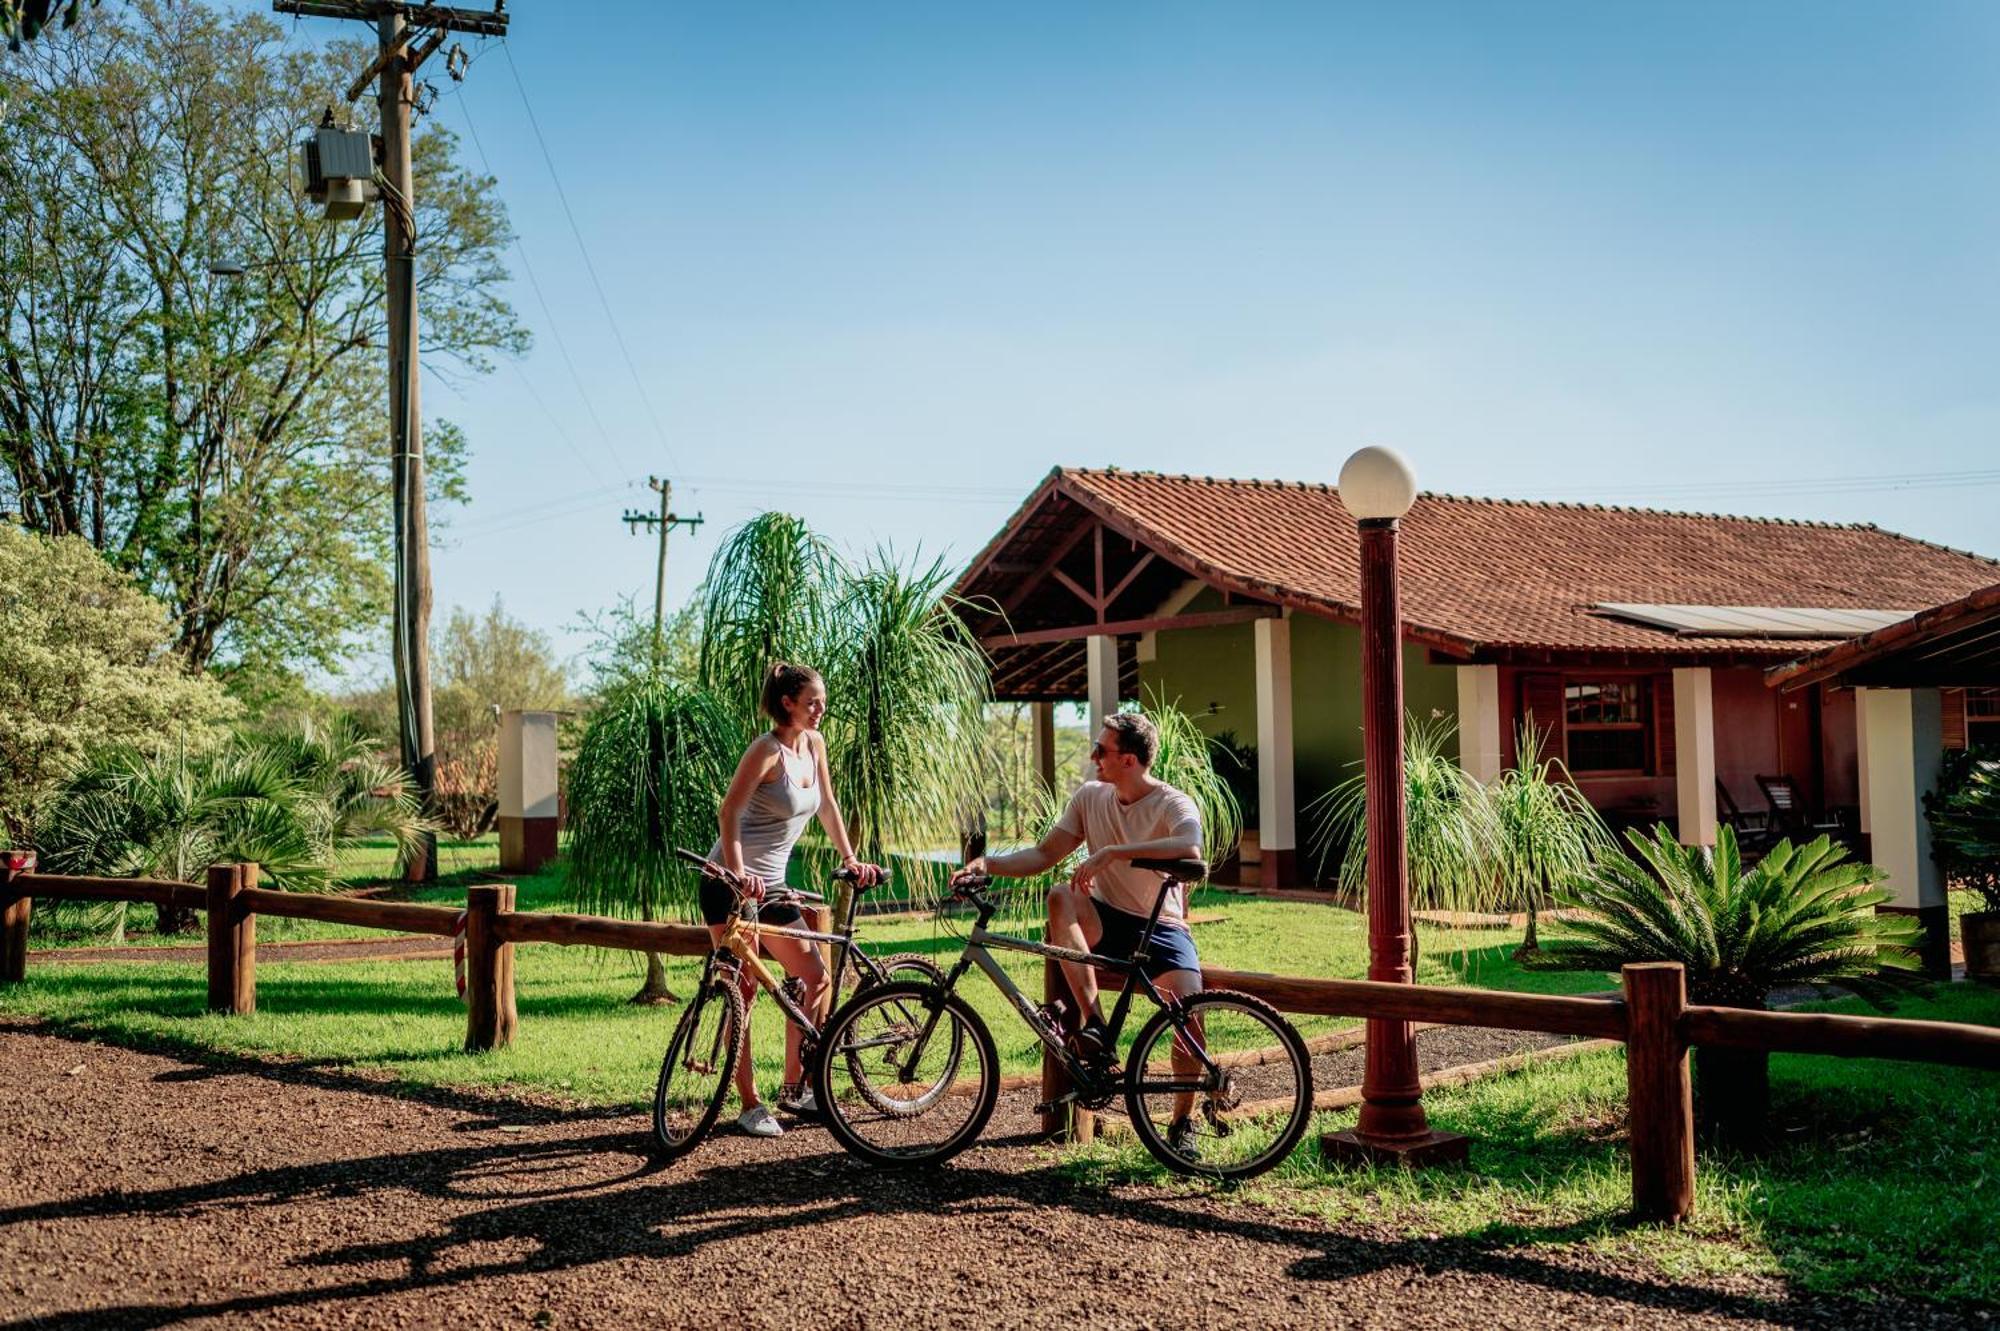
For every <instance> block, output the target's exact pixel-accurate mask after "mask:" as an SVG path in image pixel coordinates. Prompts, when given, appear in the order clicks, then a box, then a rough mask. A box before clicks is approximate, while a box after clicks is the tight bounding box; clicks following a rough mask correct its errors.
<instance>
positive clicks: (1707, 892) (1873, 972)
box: [1532, 823, 1922, 1138]
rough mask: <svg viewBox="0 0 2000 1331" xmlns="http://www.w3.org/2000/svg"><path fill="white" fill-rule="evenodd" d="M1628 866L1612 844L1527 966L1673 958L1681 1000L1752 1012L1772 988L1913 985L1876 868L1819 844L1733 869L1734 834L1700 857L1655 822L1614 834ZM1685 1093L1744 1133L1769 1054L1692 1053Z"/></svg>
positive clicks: (1736, 1133) (1905, 928)
mask: <svg viewBox="0 0 2000 1331" xmlns="http://www.w3.org/2000/svg"><path fill="white" fill-rule="evenodd" d="M1626 837H1627V840H1628V841H1630V843H1631V845H1632V848H1633V850H1634V851H1635V852H1637V854H1638V856H1639V858H1638V859H1634V858H1632V857H1631V856H1628V855H1625V854H1623V853H1621V852H1619V851H1617V850H1615V849H1613V850H1609V851H1607V852H1606V853H1604V854H1603V855H1601V856H1599V857H1598V859H1597V861H1596V864H1595V865H1594V866H1593V868H1592V869H1591V870H1590V871H1589V873H1587V874H1586V875H1585V876H1584V877H1582V878H1580V879H1577V880H1575V881H1574V882H1572V883H1570V884H1568V885H1566V886H1565V887H1563V888H1561V889H1559V890H1558V891H1557V893H1556V900H1557V901H1558V902H1560V903H1561V904H1562V905H1564V906H1568V907H1571V908H1573V909H1575V910H1577V911H1579V912H1581V914H1580V915H1579V916H1578V917H1577V918H1576V919H1574V920H1572V921H1571V923H1570V926H1569V933H1568V934H1567V935H1565V936H1559V937H1556V938H1552V939H1550V940H1549V942H1548V943H1546V944H1545V945H1544V946H1543V947H1542V950H1541V952H1540V954H1539V955H1538V956H1536V957H1534V958H1533V959H1532V964H1534V965H1536V966H1538V967H1541V968H1543V969H1549V970H1584V971H1615V970H1617V969H1619V968H1620V967H1621V966H1624V965H1626V964H1627V963H1630V962H1637V961H1675V962H1679V963H1680V964H1681V965H1682V966H1683V967H1684V968H1685V969H1686V971H1687V987H1688V998H1689V999H1690V1000H1691V1001H1692V1002H1695V1003H1706V1004H1715V1005H1718V1006H1722V1007H1740V1008H1762V1007H1764V1005H1765V1003H1766V1001H1767V999H1768V998H1769V996H1770V993H1771V990H1772V989H1774V988H1776V987H1777V986H1779V985H1782V984H1817V983H1825V982H1827V981H1838V982H1840V983H1841V984H1842V985H1843V986H1845V987H1846V988H1848V989H1851V990H1853V991H1854V992H1855V993H1857V994H1859V995H1860V996H1861V997H1862V998H1864V999H1866V1000H1867V1001H1869V1002H1870V1003H1873V1004H1875V1005H1877V1006H1878V1007H1879V1006H1881V1005H1882V1004H1883V1002H1884V1001H1885V999H1886V998H1887V996H1888V995H1889V994H1891V993H1893V992H1895V991H1896V990H1899V989H1902V988H1906V987H1908V986H1910V985H1913V984H1917V983H1921V982H1922V974H1921V966H1922V963H1921V960H1920V958H1919V956H1918V954H1917V951H1916V945H1917V943H1918V941H1919V939H1920V938H1921V934H1922V931H1921V929H1920V928H1919V926H1918V925H1917V923H1916V921H1914V920H1911V919H1907V918H1904V917H1901V916H1891V915H1880V914H1877V913H1876V910H1875V908H1876V907H1877V906H1879V905H1881V904H1883V903H1885V902H1887V901H1888V900H1889V894H1888V893H1886V892H1883V891H1880V890H1878V889H1876V888H1874V887H1872V886H1870V884H1872V883H1874V882H1877V881H1880V879H1881V878H1882V873H1881V871H1880V870H1878V869H1876V868H1875V867H1874V866H1872V865H1868V864H1859V863H1854V862H1852V861H1849V860H1848V859H1847V851H1846V848H1845V847H1843V846H1839V845H1837V844H1835V843H1834V842H1833V841H1831V840H1830V839H1828V838H1827V837H1820V838H1819V839H1818V840H1816V841H1812V842H1809V843H1808V844H1806V845H1804V846H1799V847H1796V848H1795V847H1793V845H1792V843H1791V842H1790V841H1789V840H1787V841H1780V842H1779V843H1778V844H1777V845H1776V846H1774V847H1772V848H1771V850H1770V852H1769V853H1767V854H1766V855H1765V856H1764V858H1763V859H1761V860H1759V861H1758V862H1757V863H1756V865H1755V866H1753V867H1751V868H1749V869H1747V870H1746V869H1745V868H1744V867H1743V860H1742V856H1741V854H1740V853H1739V851H1738V848H1737V844H1736V832H1735V830H1734V829H1733V828H1731V827H1729V826H1728V825H1727V824H1724V825H1722V826H1720V827H1718V828H1717V829H1716V843H1715V848H1714V850H1713V851H1712V852H1711V851H1709V850H1708V849H1706V848H1703V847H1697V846H1683V845H1681V844H1680V843H1678V842H1677V841H1675V840H1674V834H1673V833H1672V831H1670V830H1669V829H1668V828H1667V826H1666V825H1665V824H1664V823H1662V824H1660V825H1659V826H1658V827H1656V828H1655V829H1654V832H1653V836H1652V839H1651V840H1648V839H1647V838H1646V837H1645V836H1644V835H1642V834H1641V833H1640V832H1638V831H1637V830H1634V831H1631V832H1628V833H1627V834H1626ZM1695 1087H1696V1091H1697V1093H1698V1095H1699V1096H1700V1099H1701V1107H1702V1116H1703V1119H1704V1121H1705V1122H1706V1123H1707V1124H1708V1125H1709V1126H1710V1127H1712V1128H1715V1129H1716V1130H1718V1131H1719V1132H1720V1133H1721V1134H1723V1135H1724V1136H1727V1137H1732V1138H1744V1137H1747V1136H1749V1135H1751V1134H1752V1133H1753V1132H1754V1131H1755V1130H1756V1128H1757V1127H1758V1126H1759V1125H1760V1124H1761V1122H1762V1120H1763V1116H1764V1111H1765V1107H1766V1105H1767V1103H1768V1099H1769V1056H1768V1055H1767V1054H1764V1053H1762V1052H1756V1051H1744V1050H1734V1049H1715V1048H1708V1047H1702V1048H1698V1049H1697V1050H1696V1051H1695Z"/></svg>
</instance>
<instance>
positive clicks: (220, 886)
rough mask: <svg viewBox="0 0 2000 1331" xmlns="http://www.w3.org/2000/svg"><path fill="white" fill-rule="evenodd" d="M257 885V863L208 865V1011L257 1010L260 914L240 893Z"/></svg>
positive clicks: (241, 1012) (247, 1012)
mask: <svg viewBox="0 0 2000 1331" xmlns="http://www.w3.org/2000/svg"><path fill="white" fill-rule="evenodd" d="M256 885H257V866H256V865H254V864H211V865H210V866H209V867H208V1010H209V1011H211V1012H233V1013H235V1014H236V1015H238V1016H245V1017H247V1016H249V1015H250V1014H251V1013H253V1012H255V1011H256V1010H257V917H256V916H254V915H252V914H250V913H249V912H248V911H247V910H245V909H244V908H243V904H242V902H240V901H239V900H237V897H238V895H239V894H240V893H241V892H242V891H243V889H244V888H246V887H255V886H256Z"/></svg>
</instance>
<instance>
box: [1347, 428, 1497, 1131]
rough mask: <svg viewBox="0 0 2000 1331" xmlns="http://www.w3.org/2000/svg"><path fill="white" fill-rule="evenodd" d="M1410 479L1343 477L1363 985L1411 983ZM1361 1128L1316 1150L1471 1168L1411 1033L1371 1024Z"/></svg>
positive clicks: (1365, 458)
mask: <svg viewBox="0 0 2000 1331" xmlns="http://www.w3.org/2000/svg"><path fill="white" fill-rule="evenodd" d="M1416 496H1417V486H1416V478H1415V476H1414V475H1413V474H1412V473H1411V471H1410V467H1409V464H1408V463H1406V462H1405V461H1403V459H1402V457H1401V456H1400V455H1398V454H1397V453H1396V452H1394V451H1393V450H1391V449H1387V448H1364V449H1362V450H1361V451H1360V452H1358V453H1356V454H1355V455H1354V456H1353V457H1351V458H1349V459H1348V460H1347V465H1346V466H1344V467H1342V468H1341V469H1340V500H1341V503H1342V504H1343V505H1345V506H1346V508H1347V511H1348V512H1349V513H1351V514H1353V515H1354V518H1355V520H1356V522H1357V523H1358V524H1359V526H1360V528H1361V717H1362V759H1363V772H1364V780H1365V782H1366V785H1367V794H1368V978H1369V979H1371V980H1384V981H1388V982H1390V983H1393V984H1411V983H1414V982H1415V980H1416V969H1415V966H1414V964H1413V962H1412V957H1411V953H1412V948H1411V941H1412V938H1411V929H1412V925H1411V922H1410V876H1409V858H1408V853H1407V851H1406V848H1405V844H1404V831H1405V822H1404V815H1405V807H1404V796H1405V787H1404V781H1403V616H1402V610H1401V607H1400V604H1399V602H1398V599H1397V592H1396V539H1397V530H1398V523H1399V521H1400V519H1401V518H1402V516H1403V514H1405V513H1407V512H1409V511H1410V505H1411V504H1413V503H1414V502H1416ZM1367 1054H1368V1061H1367V1066H1366V1069H1365V1071H1364V1072H1363V1074H1362V1079H1361V1098H1362V1099H1361V1117H1360V1121H1359V1122H1358V1123H1357V1124H1356V1125H1355V1127H1354V1129H1353V1130H1352V1131H1350V1132H1335V1133H1329V1134H1327V1135H1326V1136H1325V1137H1324V1138H1322V1139H1321V1147H1322V1149H1324V1150H1325V1151H1326V1152H1327V1153H1328V1154H1329V1155H1331V1156H1332V1157H1334V1158H1335V1159H1338V1160H1348V1161H1356V1162H1359V1161H1392V1162H1395V1163H1399V1164H1405V1165H1426V1164H1443V1163H1450V1162H1456V1161H1461V1160H1464V1159H1465V1158H1466V1152H1467V1147H1468V1143H1467V1141H1466V1139H1465V1138H1464V1137H1462V1136H1460V1135H1459V1134H1457V1133H1450V1132H1437V1131H1434V1130H1433V1129H1432V1128H1431V1125H1430V1122H1429V1121H1428V1120H1427V1119H1426V1118H1425V1117H1424V1105H1423V1088H1422V1085H1421V1083H1420V1081H1419V1079H1418V1075H1417V1038H1416V1032H1415V1031H1414V1030H1412V1029H1411V1023H1409V1022H1407V1021H1385V1020H1374V1021H1370V1022H1369V1023H1368V1045H1367Z"/></svg>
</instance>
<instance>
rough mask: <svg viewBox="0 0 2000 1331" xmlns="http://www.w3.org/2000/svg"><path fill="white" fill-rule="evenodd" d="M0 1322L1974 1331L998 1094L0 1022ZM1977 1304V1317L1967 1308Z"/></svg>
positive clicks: (1947, 1317) (1948, 1317) (1911, 1310)
mask: <svg viewBox="0 0 2000 1331" xmlns="http://www.w3.org/2000/svg"><path fill="white" fill-rule="evenodd" d="M0 1070H4V1071H0V1328H15V1327H31V1326H32V1327H92V1328H97V1327H155V1326H167V1325H183V1324H189V1325H210V1324H216V1323H223V1322H227V1323H235V1324H246V1325H285V1326H297V1325H306V1326H398V1325H426V1326H428V1325H451V1324H458V1325H470V1326H507V1325H518V1326H556V1327H572V1326H611V1327H621V1328H629V1327H636V1326H649V1327H650V1326H668V1327H713V1326H716V1325H721V1324H729V1323H734V1324H736V1325H742V1326H747V1327H807V1328H810V1327H818V1326H823V1325H830V1326H839V1327H876V1326H880V1327H896V1328H915V1327H931V1326H964V1325H974V1326H980V1327H988V1326H992V1327H1029V1326H1089V1327H1112V1326H1117V1327H1124V1326H1153V1327H1215V1326H1226V1327H1265V1326H1286V1327H1291V1326H1326V1325H1337V1326H1355V1327H1397V1328H1410V1329H1411V1331H1416V1329H1419V1328H1445V1327H1465V1326H1478V1327H1481V1328H1512V1327H1520V1328H1536V1329H1539V1328H1543V1327H1600V1326H1611V1327H1626V1326H1651V1325H1663V1324H1669V1323H1671V1324H1673V1325H1676V1326H1690V1327H1732V1328H1741V1327H1765V1326H1782V1327H1826V1328H1834V1327H1884V1328H1886V1327H1910V1326H1926V1325H1935V1326H1959V1325H1974V1326H1983V1325H1986V1323H1984V1322H1983V1321H1979V1320H1974V1321H1972V1322H1970V1323H1967V1322H1965V1321H1963V1320H1961V1319H1960V1318H1959V1317H1958V1316H1957V1315H1955V1314H1938V1313H1934V1312H1932V1311H1930V1310H1928V1309H1921V1308H1917V1307H1912V1306H1899V1305H1893V1304H1874V1305H1860V1304H1852V1303H1846V1302H1841V1301H1832V1300H1820V1299H1809V1298H1803V1297H1793V1296H1791V1295H1789V1294H1788V1293H1787V1291H1786V1290H1785V1288H1784V1286H1783V1285H1782V1284H1781V1283H1780V1282H1777V1281H1770V1280H1749V1279H1733V1280H1729V1281H1726V1282H1722V1283H1717V1284H1712V1285H1700V1286H1689V1285H1674V1284H1669V1283H1666V1282H1665V1281H1664V1280H1663V1279H1662V1278H1661V1277H1659V1276H1658V1275H1657V1274H1654V1273H1652V1272H1650V1271H1642V1270H1638V1269H1633V1268H1631V1267H1629V1266H1627V1265H1621V1263H1620V1260H1618V1259H1612V1258H1607V1257H1602V1256H1598V1255H1595V1254H1592V1253H1588V1252H1585V1251H1582V1250H1581V1249H1579V1248H1575V1247H1563V1248H1536V1249H1513V1248H1505V1247H1497V1246H1487V1245H1481V1244H1478V1243H1473V1242H1426V1241H1423V1240H1421V1239H1411V1238H1408V1237H1405V1236H1401V1235H1397V1234H1391V1233H1385V1232H1370V1231H1368V1230H1365V1229H1340V1230H1331V1229H1328V1228H1326V1227H1325V1226H1323V1225H1322V1224H1319V1223H1317V1222H1314V1221H1311V1220H1307V1219H1304V1218H1301V1217H1295V1216H1289V1215H1281V1214H1277V1213H1273V1212H1270V1211H1267V1210H1262V1209H1259V1208H1257V1207H1254V1206H1251V1205H1247V1204H1238V1203H1232V1202H1230V1201H1228V1200H1227V1199H1225V1198H1220V1197H1217V1196H1214V1195H1210V1194H1208V1193H1205V1192H1200V1191H1192V1192H1168V1191H1164V1190H1159V1189H1154V1188H1150V1187H1139V1186H1126V1187H1119V1188H1115V1189H1112V1190H1108V1191H1101V1190H1095V1189H1079V1188H1076V1187H1073V1186H1071V1185H1070V1184H1069V1183H1068V1182H1067V1181H1066V1180H1065V1179H1064V1178H1062V1177H1060V1176H1059V1175H1058V1174H1057V1173H1056V1172H1055V1171H1053V1170H1052V1169H1051V1168H1050V1167H1049V1166H1050V1163H1051V1160H1052V1156H1051V1155H1050V1153H1049V1152H1047V1151H1046V1150H1042V1149H1038V1148H1035V1147H1033V1146H1032V1145H1031V1144H1030V1143H1029V1141H1028V1140H1027V1138H1026V1132H1027V1128H1028V1125H1029V1115H1028V1105H1027V1098H1026V1097H1024V1096H1022V1097H1009V1099H1008V1101H1007V1102H1005V1103H1003V1106H1002V1111H1001V1114H1000V1115H999V1116H998V1117H997V1118H996V1122H995V1124H994V1126H993V1128H992V1129H990V1130H989V1133H988V1138H987V1140H986V1142H985V1143H983V1144H982V1145H981V1146H980V1147H978V1148H976V1149H975V1150H973V1151H971V1152H968V1153H967V1154H966V1155H965V1156H963V1157H961V1159H960V1161H959V1162H958V1163H957V1164H955V1165H954V1166H953V1167H951V1168H949V1169H945V1170H942V1171H937V1172H934V1173H929V1174H920V1175H891V1174H882V1173H877V1172H874V1171H871V1170H868V1169H865V1168H863V1167H861V1166H859V1165H856V1164H854V1163H853V1162H851V1161H849V1160H848V1159H847V1158H846V1157H845V1156H843V1155H841V1154H840V1153H839V1152H838V1151H836V1150H835V1149H834V1148H833V1147H832V1145H831V1143H829V1141H828V1140H827V1138H826V1137H825V1135H824V1134H823V1133H822V1132H820V1131H817V1130H815V1129H811V1128H798V1129H795V1130H793V1131H791V1132H789V1133H787V1134H786V1135H785V1136H784V1137H783V1138H782V1139H781V1140H779V1141H776V1142H765V1141H752V1140H750V1139H746V1138H743V1137H739V1136H727V1137H722V1138H718V1139H716V1140H714V1141H711V1142H709V1143H707V1144H706V1145H705V1146H704V1147H703V1148H702V1149H701V1150H699V1151H698V1152H697V1153H696V1154H695V1155H694V1156H692V1157H691V1158H689V1159H687V1160H684V1161H682V1162H680V1163H679V1164H678V1165H677V1166H675V1167H674V1168H672V1169H670V1170H655V1169H653V1168H652V1167H651V1165H650V1163H649V1161H648V1159H647V1155H646V1147H645V1137H644V1135H643V1133H644V1128H645V1124H644V1123H643V1121H642V1120H641V1119H640V1118H638V1117H637V1116H635V1115H632V1114H629V1113H625V1112H622V1111H620V1112H607V1111H603V1110H575V1109H569V1108H564V1107H562V1106H560V1105H555V1104H547V1103H542V1104H536V1103H524V1102H522V1101H519V1100H504V1101H503V1100H494V1099H485V1098H481V1097H477V1096H473V1095H468V1094H459V1093H454V1092H445V1091H429V1092H423V1091H409V1090H408V1089H407V1088H405V1091H404V1093H402V1094H393V1093H391V1092H390V1091H389V1089H388V1088H387V1087H386V1086H385V1085H384V1084H382V1083H380V1082H374V1081H371V1080H369V1079H367V1078H364V1077H360V1076H356V1075H353V1074H351V1073H348V1072H345V1071H342V1070H339V1069H336V1068H328V1067H324V1066H318V1065H313V1064H289V1065H287V1064H259V1063H254V1062H243V1061H231V1060H216V1061H213V1062H205V1063H190V1062H186V1061H183V1060H180V1059H176V1058H168V1057H161V1056H158V1055H153V1054H145V1053H137V1052H133V1051H129V1050H123V1049H116V1048H110V1047H105V1046H100V1045H95V1044H86V1043H80V1042H77V1041H73V1040H68V1039H61V1038H56V1037H52V1036H49V1035H46V1034H42V1033H39V1032H38V1031H37V1030H36V1029H35V1028H34V1027H33V1026H32V1025H30V1024H26V1023H20V1022H14V1023H0ZM1975 1318H1976V1315H1975Z"/></svg>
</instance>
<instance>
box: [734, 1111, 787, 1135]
mask: <svg viewBox="0 0 2000 1331" xmlns="http://www.w3.org/2000/svg"><path fill="white" fill-rule="evenodd" d="M736 1126H737V1127H739V1128H741V1129H743V1131H745V1132H747V1133H749V1134H750V1135H751V1136H752V1137H782V1136H783V1135H784V1133H785V1129H784V1126H783V1125H782V1124H780V1123H779V1122H778V1118H777V1115H775V1114H773V1113H772V1112H771V1111H770V1110H768V1109H766V1108H764V1106H762V1105H751V1106H750V1107H749V1108H748V1109H746V1110H744V1111H743V1112H742V1113H741V1114H738V1115H737V1116H736Z"/></svg>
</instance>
